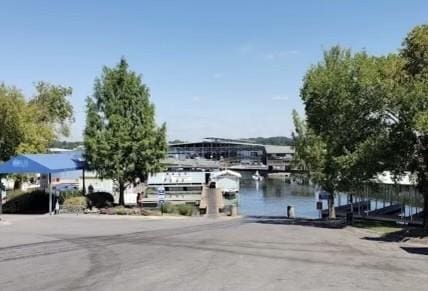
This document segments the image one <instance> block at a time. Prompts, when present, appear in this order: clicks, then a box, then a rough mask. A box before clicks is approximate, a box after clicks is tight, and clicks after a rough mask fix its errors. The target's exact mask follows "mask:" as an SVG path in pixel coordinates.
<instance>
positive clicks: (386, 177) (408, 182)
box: [372, 171, 417, 186]
mask: <svg viewBox="0 0 428 291" xmlns="http://www.w3.org/2000/svg"><path fill="white" fill-rule="evenodd" d="M372 182H375V183H379V184H387V185H392V184H397V185H403V186H416V184H417V183H416V176H415V175H412V174H411V173H410V172H405V173H404V174H403V175H400V176H394V174H393V173H391V172H390V171H385V172H382V173H379V174H377V175H376V177H374V178H373V179H372Z"/></svg>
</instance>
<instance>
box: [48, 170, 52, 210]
mask: <svg viewBox="0 0 428 291" xmlns="http://www.w3.org/2000/svg"><path fill="white" fill-rule="evenodd" d="M48 181H49V186H48V188H49V215H52V175H51V173H49V179H48Z"/></svg>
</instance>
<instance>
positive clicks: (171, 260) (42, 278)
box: [0, 216, 428, 290]
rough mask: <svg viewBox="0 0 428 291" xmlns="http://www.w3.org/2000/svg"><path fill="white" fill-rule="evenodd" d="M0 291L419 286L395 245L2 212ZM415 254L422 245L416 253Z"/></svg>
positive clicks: (234, 223) (175, 222)
mask: <svg viewBox="0 0 428 291" xmlns="http://www.w3.org/2000/svg"><path fill="white" fill-rule="evenodd" d="M4 219H5V220H6V222H1V223H0V290H403V289H407V290H427V286H428V256H427V255H420V254H412V253H409V252H407V251H405V250H404V249H402V248H401V247H402V246H403V245H402V244H399V243H391V242H379V241H372V240H367V239H364V237H365V236H367V234H366V233H363V232H361V231H357V230H355V229H353V228H345V229H326V228H318V227H309V226H297V225H284V224H273V223H260V222H259V221H256V220H245V219H227V218H222V219H208V218H186V219H158V220H150V219H140V218H126V217H88V216H56V217H47V216H6V217H4ZM422 249H423V248H422Z"/></svg>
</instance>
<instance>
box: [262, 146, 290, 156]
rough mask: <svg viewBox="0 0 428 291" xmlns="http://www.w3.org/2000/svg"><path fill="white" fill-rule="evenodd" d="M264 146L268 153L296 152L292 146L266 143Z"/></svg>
mask: <svg viewBox="0 0 428 291" xmlns="http://www.w3.org/2000/svg"><path fill="white" fill-rule="evenodd" d="M264 147H265V150H266V153H268V154H294V147H292V146H277V145H264Z"/></svg>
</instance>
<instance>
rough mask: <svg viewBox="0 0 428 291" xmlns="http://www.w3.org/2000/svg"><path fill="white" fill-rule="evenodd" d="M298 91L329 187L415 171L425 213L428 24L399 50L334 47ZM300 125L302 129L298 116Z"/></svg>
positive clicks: (331, 189)
mask: <svg viewBox="0 0 428 291" xmlns="http://www.w3.org/2000/svg"><path fill="white" fill-rule="evenodd" d="M301 97H302V100H303V101H304V104H305V113H306V118H307V119H306V124H305V125H307V129H306V131H307V132H309V130H311V131H312V132H311V134H312V135H315V136H316V137H317V138H319V139H320V140H321V141H322V142H323V143H324V144H325V155H324V157H323V159H324V162H323V163H321V165H323V166H322V167H321V168H318V169H317V170H320V171H321V175H319V177H321V180H320V181H319V183H320V185H321V186H322V187H323V188H324V189H325V190H327V191H329V192H330V193H334V192H335V191H337V190H342V189H343V190H349V189H351V188H352V187H353V186H355V185H358V184H360V183H361V182H362V181H367V180H368V179H370V178H372V177H373V175H374V174H376V173H378V172H381V171H384V170H389V171H393V172H395V173H396V174H399V173H402V172H403V171H405V170H412V171H416V172H417V173H418V177H419V179H418V183H419V188H420V189H421V191H422V193H424V197H425V201H426V203H425V209H426V210H425V213H426V214H428V175H427V173H426V169H427V165H428V151H427V150H426V149H427V148H428V142H426V140H427V138H426V134H427V133H428V25H421V26H417V27H415V28H414V29H413V30H412V31H411V32H410V33H409V34H408V35H407V37H406V38H405V40H404V42H403V47H402V49H401V50H400V52H399V54H389V55H386V56H376V57H375V56H370V55H368V54H367V53H366V52H357V53H354V54H353V53H352V52H351V51H350V50H347V49H342V48H340V47H339V46H335V47H332V48H331V49H330V50H327V51H326V52H325V53H324V58H323V60H322V61H320V62H319V63H318V64H317V65H315V66H312V67H311V68H310V69H309V71H308V72H307V74H306V75H305V78H304V84H303V87H302V89H301ZM300 123H302V122H301V121H300ZM295 126H296V131H299V130H301V129H299V122H296V120H295ZM418 136H419V139H418ZM296 140H297V143H298V141H299V138H297V139H296ZM302 140H304V139H302ZM312 146H313V145H312V144H311V142H308V141H306V142H304V143H303V145H299V146H298V147H303V148H305V147H306V150H308V149H310V148H311V147H312ZM296 147H297V145H296ZM296 149H297V148H296ZM308 151H310V150H308ZM297 152H298V155H301V156H302V158H304V157H305V155H304V151H303V150H299V149H297ZM299 152H303V154H302V153H299ZM313 171H314V170H311V172H313ZM425 221H426V224H428V216H427V218H426V220H425Z"/></svg>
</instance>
